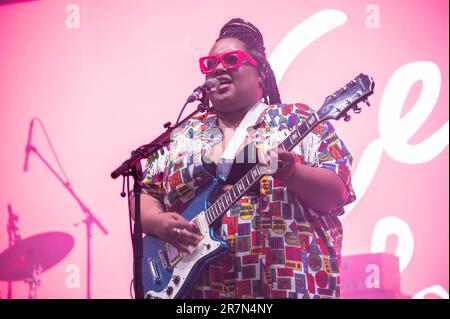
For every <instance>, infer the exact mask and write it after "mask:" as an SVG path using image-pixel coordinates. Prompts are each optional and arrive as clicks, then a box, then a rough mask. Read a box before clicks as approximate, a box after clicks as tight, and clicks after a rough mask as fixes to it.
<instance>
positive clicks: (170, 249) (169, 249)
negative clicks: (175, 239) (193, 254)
mask: <svg viewBox="0 0 450 319" xmlns="http://www.w3.org/2000/svg"><path fill="white" fill-rule="evenodd" d="M166 255H167V261H168V264H169V265H170V267H175V265H176V264H177V263H178V262H179V261H180V260H181V258H183V253H182V252H181V251H179V250H178V249H177V248H176V247H174V246H172V245H171V244H168V243H166Z"/></svg>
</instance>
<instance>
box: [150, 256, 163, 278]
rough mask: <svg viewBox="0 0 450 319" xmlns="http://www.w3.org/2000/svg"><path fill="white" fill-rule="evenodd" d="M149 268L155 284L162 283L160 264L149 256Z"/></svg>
mask: <svg viewBox="0 0 450 319" xmlns="http://www.w3.org/2000/svg"><path fill="white" fill-rule="evenodd" d="M147 265H148V270H149V272H150V276H151V277H152V279H153V282H154V283H155V284H160V283H161V272H160V271H159V268H158V265H157V264H156V262H155V259H153V258H149V259H147Z"/></svg>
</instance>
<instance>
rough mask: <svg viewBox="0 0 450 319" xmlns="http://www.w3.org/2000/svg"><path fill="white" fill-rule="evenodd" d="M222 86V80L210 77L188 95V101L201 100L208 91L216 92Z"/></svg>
mask: <svg viewBox="0 0 450 319" xmlns="http://www.w3.org/2000/svg"><path fill="white" fill-rule="evenodd" d="M219 88H220V82H219V80H217V79H214V78H210V79H208V80H206V81H205V83H203V84H202V85H200V86H198V87H197V88H196V89H195V90H194V92H193V93H192V94H191V95H190V96H189V97H188V99H187V103H191V102H194V101H196V100H201V99H202V98H203V95H204V94H205V93H206V92H214V91H215V90H218V89H219Z"/></svg>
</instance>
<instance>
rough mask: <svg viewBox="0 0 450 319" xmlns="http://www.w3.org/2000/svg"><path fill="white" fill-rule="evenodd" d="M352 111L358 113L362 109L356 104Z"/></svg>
mask: <svg viewBox="0 0 450 319" xmlns="http://www.w3.org/2000/svg"><path fill="white" fill-rule="evenodd" d="M353 111H354V112H355V114H359V113H361V111H362V109H361V108H360V107H358V106H356V107H355V108H354V109H353Z"/></svg>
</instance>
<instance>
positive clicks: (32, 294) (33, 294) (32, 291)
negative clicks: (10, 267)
mask: <svg viewBox="0 0 450 319" xmlns="http://www.w3.org/2000/svg"><path fill="white" fill-rule="evenodd" d="M41 271H42V268H41V266H36V265H34V266H33V273H32V275H31V277H30V278H27V279H25V280H24V281H25V282H26V283H27V284H28V286H29V290H28V299H36V298H37V287H39V286H40V285H41V280H40V279H38V278H37V277H38V276H39V274H40V273H41Z"/></svg>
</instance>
